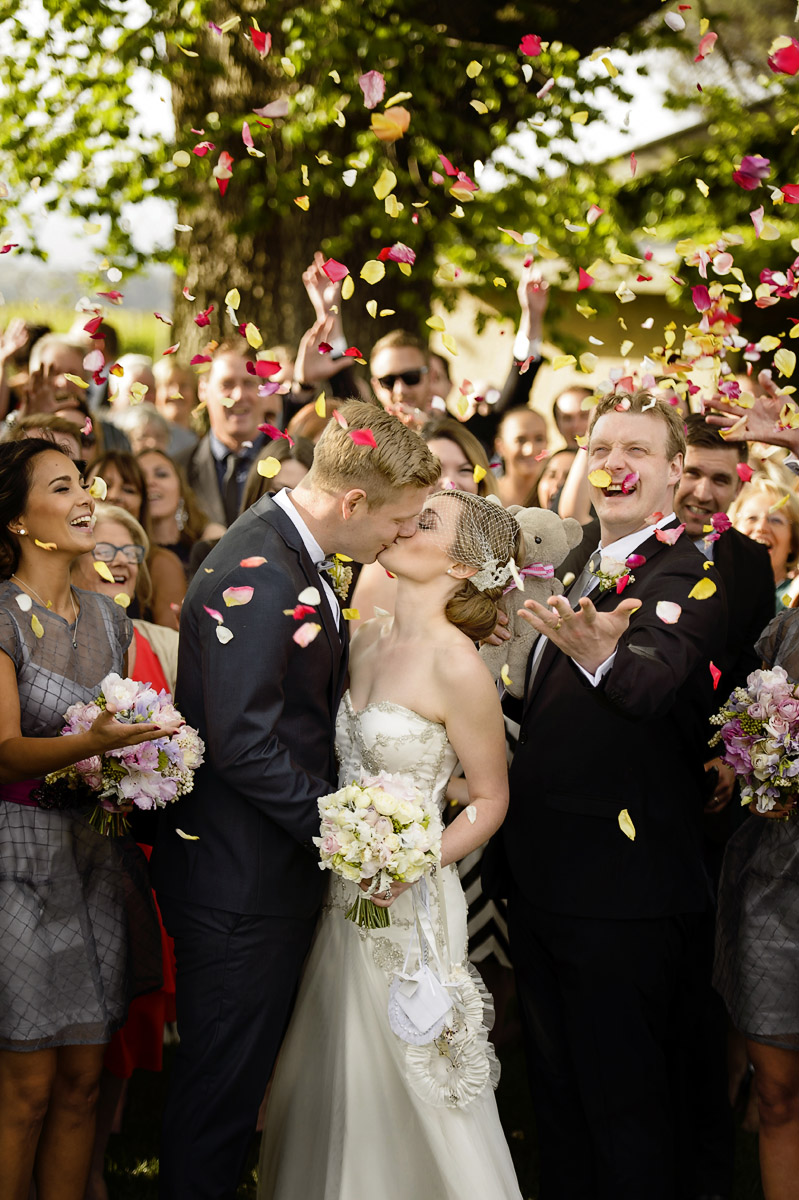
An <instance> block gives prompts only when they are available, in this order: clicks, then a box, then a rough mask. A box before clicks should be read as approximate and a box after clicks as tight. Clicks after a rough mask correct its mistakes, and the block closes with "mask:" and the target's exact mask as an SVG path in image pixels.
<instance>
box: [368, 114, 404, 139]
mask: <svg viewBox="0 0 799 1200" xmlns="http://www.w3.org/2000/svg"><path fill="white" fill-rule="evenodd" d="M410 123H411V114H410V113H409V112H408V110H407V108H402V107H401V106H397V107H396V108H392V109H390V111H389V112H385V113H372V133H373V134H374V135H375V137H376V138H378V139H379V140H380V141H381V142H387V143H389V144H390V143H391V142H396V141H397V140H398V139H399V138H401V137H402V136H403V134H404V133H405V132H406V130H407V128H408V126H409V125H410Z"/></svg>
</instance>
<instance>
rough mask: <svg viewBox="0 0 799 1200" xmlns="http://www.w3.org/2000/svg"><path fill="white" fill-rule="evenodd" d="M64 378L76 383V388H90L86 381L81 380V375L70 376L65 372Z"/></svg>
mask: <svg viewBox="0 0 799 1200" xmlns="http://www.w3.org/2000/svg"><path fill="white" fill-rule="evenodd" d="M64 378H65V379H68V380H69V382H70V383H74V384H75V387H79V388H84V389H85V388H88V386H89V385H88V383H87V382H86V380H85V379H81V377H80V375H70V374H68V373H67V372H65V373H64Z"/></svg>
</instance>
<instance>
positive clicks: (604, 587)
mask: <svg viewBox="0 0 799 1200" xmlns="http://www.w3.org/2000/svg"><path fill="white" fill-rule="evenodd" d="M645 562H646V559H645V558H644V556H643V554H630V555H629V556H628V557H627V558H626V559H625V560H624V562H620V561H619V559H616V558H607V557H606V556H604V555H603V556H602V558H601V559H600V560H599V566H598V567H595V565H594V563H593V562H591V563H589V565H588V569H589V570H590V571H591V572H592V574H593V575H595V576H596V578H597V579H598V580H599V590H600V592H609V591H610V590H611V589H613V590H614V591H615V592H616V594H617V595H618V596H620V595H621V594H622V592H623V591H624V589H625V588H626V587H627V586H628V584H631V583H635V576H634V575H633V571H632V569H633V567H642V566H643V565H644V563H645Z"/></svg>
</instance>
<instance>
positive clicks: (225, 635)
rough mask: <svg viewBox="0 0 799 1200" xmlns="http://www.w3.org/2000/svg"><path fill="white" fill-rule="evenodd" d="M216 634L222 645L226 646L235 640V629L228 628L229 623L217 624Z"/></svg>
mask: <svg viewBox="0 0 799 1200" xmlns="http://www.w3.org/2000/svg"><path fill="white" fill-rule="evenodd" d="M216 636H217V638H218V639H219V641H220V642H221V643H222V645H223V646H226V645H227V644H228V642H230V641H232V640H233V630H232V629H228V627H227V625H217V627H216Z"/></svg>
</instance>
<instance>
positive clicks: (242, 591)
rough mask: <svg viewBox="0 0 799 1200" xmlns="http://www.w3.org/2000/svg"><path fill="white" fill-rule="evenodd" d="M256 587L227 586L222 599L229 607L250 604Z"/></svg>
mask: <svg viewBox="0 0 799 1200" xmlns="http://www.w3.org/2000/svg"><path fill="white" fill-rule="evenodd" d="M253 591H254V589H253V588H251V587H229V588H225V590H224V592H223V593H222V599H223V600H224V602H225V604H226V605H227V606H228V608H232V607H234V606H236V605H239V604H249V603H250V601H251V600H252V595H253Z"/></svg>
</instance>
